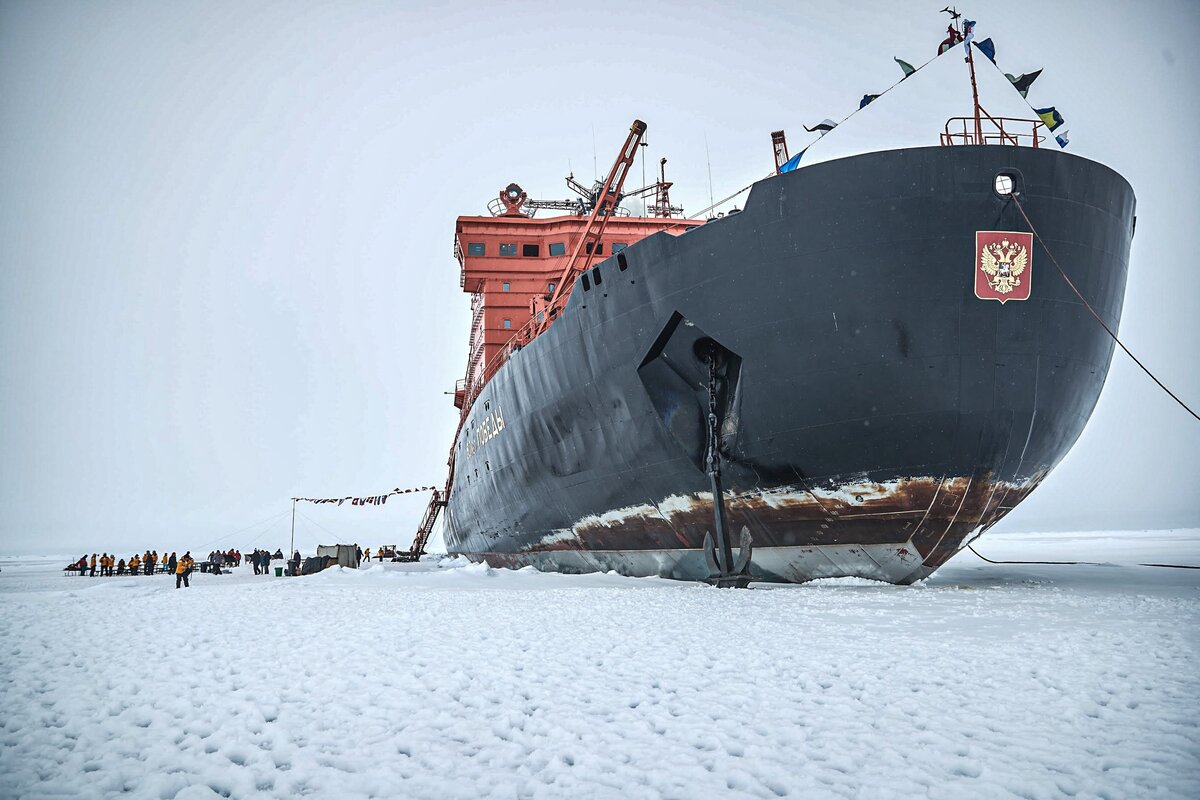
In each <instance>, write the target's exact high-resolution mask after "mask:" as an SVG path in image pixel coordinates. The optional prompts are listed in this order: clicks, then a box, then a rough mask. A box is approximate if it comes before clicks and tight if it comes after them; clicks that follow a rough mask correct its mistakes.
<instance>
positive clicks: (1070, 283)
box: [976, 192, 1200, 555]
mask: <svg viewBox="0 0 1200 800" xmlns="http://www.w3.org/2000/svg"><path fill="white" fill-rule="evenodd" d="M1008 197H1009V199H1010V200H1012V201H1013V203H1014V204H1015V205H1016V207H1017V210H1018V211H1020V212H1021V216H1022V217H1024V218H1025V223H1026V224H1027V225H1028V226H1029V230H1031V231H1033V235H1034V236H1036V237H1037V240H1038V242H1039V243H1040V244H1041V245H1042V250H1044V251H1045V252H1046V255H1047V256H1049V257H1050V262H1051V263H1052V264H1054V268H1055V269H1057V270H1058V274H1059V275H1062V277H1063V280H1065V281H1066V282H1067V286H1070V287H1071V291H1072V292H1074V293H1075V296H1076V297H1078V298H1079V301H1080V302H1081V303H1083V305H1084V307H1085V308H1087V310H1088V311H1090V312H1091V314H1092V316H1093V317H1095V318H1096V321H1097V322H1099V323H1100V326H1101V327H1102V328H1104V330H1105V331H1106V332H1107V333H1108V335H1109V336H1111V337H1112V340H1113V341H1114V342H1116V343H1117V344H1118V345H1120V346H1121V349H1122V350H1124V351H1125V355H1127V356H1129V357H1130V358H1132V359H1133V363H1135V364H1137V365H1138V366H1139V367H1141V368H1142V372H1145V373H1146V374H1147V375H1149V376H1150V380H1152V381H1154V382H1155V383H1157V384H1158V386H1159V388H1160V389H1162V390H1163V391H1164V392H1166V393H1167V394H1169V395H1170V396H1171V399H1172V400H1174V401H1175V402H1176V403H1179V405H1181V406H1183V410H1184V411H1186V412H1188V413H1189V414H1191V415H1192V416H1193V417H1195V418H1196V421H1197V422H1200V414H1197V413H1196V412H1195V411H1193V410H1192V409H1191V407H1189V406H1188V404H1187V403H1185V402H1183V401H1182V400H1180V399H1179V397H1178V396H1177V395H1176V394H1175V393H1174V392H1172V391H1171V390H1170V389H1168V388H1167V386H1166V384H1164V383H1163V382H1162V381H1160V380H1159V379H1158V377H1157V376H1156V375H1155V374H1154V373H1153V372H1151V371H1150V370H1149V368H1147V367H1146V365H1145V364H1143V363H1142V362H1141V360H1140V359H1138V357H1137V356H1135V355H1134V354H1133V353H1132V352H1131V351H1130V349H1129V348H1128V347H1126V346H1125V343H1124V342H1122V341H1121V340H1120V339H1119V338H1118V337H1117V334H1115V333H1114V332H1113V330H1112V328H1110V327H1108V324H1107V323H1105V321H1104V320H1103V319H1101V318H1100V315H1099V314H1097V313H1096V309H1094V308H1092V304H1091V303H1089V302H1088V301H1087V299H1086V298H1085V297H1084V296H1083V295H1082V294H1080V292H1079V290H1078V289H1076V288H1075V283H1074V282H1073V281H1072V280H1071V278H1070V277H1069V276H1068V275H1067V273H1066V270H1064V269H1063V268H1062V267H1061V266H1059V263H1058V260H1057V259H1056V258H1055V257H1054V253H1051V252H1050V248H1049V247H1047V246H1046V241H1045V240H1044V239H1043V238H1042V235H1041V234H1040V233H1038V230H1037V228H1035V227H1034V225H1033V221H1032V220H1030V219H1029V215H1028V214H1026V213H1025V207H1024V206H1022V205H1021V201H1020V200H1018V199H1017V193H1016V192H1012V193H1011V194H1009V196H1008ZM976 555H978V554H976Z"/></svg>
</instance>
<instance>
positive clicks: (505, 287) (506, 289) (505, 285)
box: [501, 281, 512, 292]
mask: <svg viewBox="0 0 1200 800" xmlns="http://www.w3.org/2000/svg"><path fill="white" fill-rule="evenodd" d="M501 285H502V286H503V287H504V291H506V292H507V291H508V290H509V289H511V288H512V287H511V286H509V285H508V281H505V282H504V283H503V284H501Z"/></svg>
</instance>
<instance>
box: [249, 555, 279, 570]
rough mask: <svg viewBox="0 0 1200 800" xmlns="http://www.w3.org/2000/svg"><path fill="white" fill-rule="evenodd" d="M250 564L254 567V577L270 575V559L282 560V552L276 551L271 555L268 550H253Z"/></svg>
mask: <svg viewBox="0 0 1200 800" xmlns="http://www.w3.org/2000/svg"><path fill="white" fill-rule="evenodd" d="M249 558H250V563H251V564H252V565H253V566H254V574H255V575H269V574H270V573H271V559H273V558H274V559H280V560H282V559H283V551H282V550H276V551H275V552H274V553H272V552H271V551H270V550H255V551H254V552H253V553H251V554H250V556H249Z"/></svg>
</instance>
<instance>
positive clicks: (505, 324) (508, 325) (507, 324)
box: [504, 319, 512, 328]
mask: <svg viewBox="0 0 1200 800" xmlns="http://www.w3.org/2000/svg"><path fill="white" fill-rule="evenodd" d="M504 327H505V328H511V327H512V320H511V319H506V320H504Z"/></svg>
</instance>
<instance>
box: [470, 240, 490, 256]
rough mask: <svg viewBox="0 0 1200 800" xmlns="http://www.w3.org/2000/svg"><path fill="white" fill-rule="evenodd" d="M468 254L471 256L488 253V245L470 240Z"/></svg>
mask: <svg viewBox="0 0 1200 800" xmlns="http://www.w3.org/2000/svg"><path fill="white" fill-rule="evenodd" d="M467 255H469V256H482V255H487V247H485V246H484V244H483V242H470V243H469V244H467Z"/></svg>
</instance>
